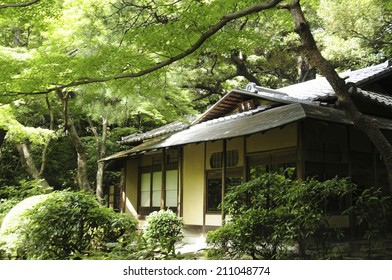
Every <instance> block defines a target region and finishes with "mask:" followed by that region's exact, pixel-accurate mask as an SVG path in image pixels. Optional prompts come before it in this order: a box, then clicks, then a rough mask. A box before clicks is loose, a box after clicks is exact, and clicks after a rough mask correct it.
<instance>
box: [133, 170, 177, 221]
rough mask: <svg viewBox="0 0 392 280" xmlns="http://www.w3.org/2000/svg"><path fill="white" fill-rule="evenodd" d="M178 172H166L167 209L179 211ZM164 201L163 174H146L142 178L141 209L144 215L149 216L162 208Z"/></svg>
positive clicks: (159, 172)
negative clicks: (162, 201)
mask: <svg viewBox="0 0 392 280" xmlns="http://www.w3.org/2000/svg"><path fill="white" fill-rule="evenodd" d="M177 190H178V171H177V170H167V171H166V192H165V204H166V207H168V208H170V209H172V210H173V211H174V212H175V211H177V196H178V195H177ZM161 199H162V172H161V171H153V172H151V171H150V172H144V173H142V174H141V177H140V208H141V209H139V212H140V213H141V214H142V215H148V214H149V213H151V212H153V211H157V210H159V209H160V207H161Z"/></svg>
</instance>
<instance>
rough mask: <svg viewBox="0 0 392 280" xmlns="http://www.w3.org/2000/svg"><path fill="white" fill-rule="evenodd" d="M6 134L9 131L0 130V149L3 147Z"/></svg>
mask: <svg viewBox="0 0 392 280" xmlns="http://www.w3.org/2000/svg"><path fill="white" fill-rule="evenodd" d="M6 134H7V131H5V130H3V129H0V148H1V146H2V145H3V142H4V138H5V135H6Z"/></svg>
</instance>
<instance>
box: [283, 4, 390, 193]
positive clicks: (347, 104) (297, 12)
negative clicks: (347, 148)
mask: <svg viewBox="0 0 392 280" xmlns="http://www.w3.org/2000/svg"><path fill="white" fill-rule="evenodd" d="M285 8H287V9H288V10H289V11H290V13H291V15H292V17H293V20H294V23H295V30H296V32H297V33H298V34H299V36H300V38H301V43H302V51H303V52H304V53H305V55H306V56H307V57H308V59H309V60H310V61H311V62H312V64H313V65H315V66H316V67H317V68H318V69H319V70H320V72H321V74H322V75H323V76H325V78H326V79H327V81H328V82H329V84H330V85H331V87H332V89H333V90H334V92H335V95H336V97H337V99H338V103H339V106H340V107H341V108H342V109H343V111H344V112H345V114H346V116H347V117H348V118H349V119H350V120H351V121H352V122H353V123H354V124H355V125H356V126H357V127H358V128H359V129H361V130H362V131H363V132H364V133H365V134H366V135H367V136H368V137H369V139H370V140H371V141H372V143H373V144H374V146H375V147H376V149H377V150H378V152H379V153H380V155H382V157H383V160H384V163H385V166H386V168H387V171H388V178H389V187H390V190H391V192H392V145H391V144H390V143H389V141H388V140H387V139H386V137H385V136H384V134H383V133H382V132H381V130H380V129H379V128H378V127H377V125H376V124H375V123H374V121H373V120H372V119H371V118H369V117H367V116H366V115H364V114H362V113H361V112H359V111H358V109H357V108H356V106H355V105H354V103H353V101H352V100H351V97H350V91H354V92H355V91H356V88H355V85H350V84H346V82H345V80H344V79H342V78H341V77H340V76H339V75H338V73H337V72H336V71H335V69H334V67H333V66H332V64H331V63H330V62H329V61H327V60H326V59H325V58H324V57H323V56H322V55H321V53H320V50H319V49H318V47H317V44H316V41H315V40H314V37H313V35H312V33H311V31H310V27H309V24H308V23H307V21H306V19H305V16H304V14H303V11H302V8H301V5H300V3H299V0H295V1H293V4H291V5H287V6H285Z"/></svg>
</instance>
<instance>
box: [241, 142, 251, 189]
mask: <svg viewBox="0 0 392 280" xmlns="http://www.w3.org/2000/svg"><path fill="white" fill-rule="evenodd" d="M242 141H243V143H242V145H243V150H244V155H243V170H242V172H243V177H244V181H243V182H248V181H249V179H250V174H249V173H250V172H249V171H250V170H249V165H248V157H247V155H246V154H247V146H246V142H247V136H243V137H242Z"/></svg>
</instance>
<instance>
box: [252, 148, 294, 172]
mask: <svg viewBox="0 0 392 280" xmlns="http://www.w3.org/2000/svg"><path fill="white" fill-rule="evenodd" d="M248 166H249V170H248V176H249V179H254V178H257V176H259V175H261V174H263V173H265V172H272V171H279V170H285V169H287V168H291V167H293V168H295V166H296V149H295V148H289V149H283V150H276V151H269V152H263V153H258V154H254V155H251V156H249V157H248Z"/></svg>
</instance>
